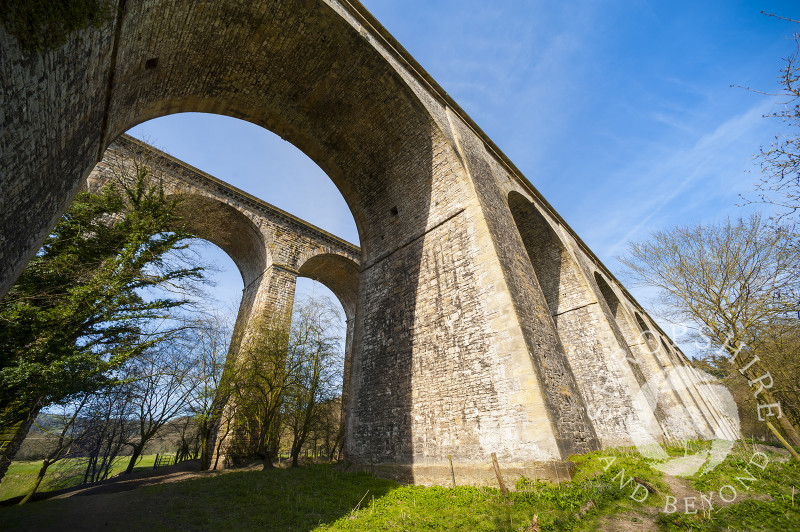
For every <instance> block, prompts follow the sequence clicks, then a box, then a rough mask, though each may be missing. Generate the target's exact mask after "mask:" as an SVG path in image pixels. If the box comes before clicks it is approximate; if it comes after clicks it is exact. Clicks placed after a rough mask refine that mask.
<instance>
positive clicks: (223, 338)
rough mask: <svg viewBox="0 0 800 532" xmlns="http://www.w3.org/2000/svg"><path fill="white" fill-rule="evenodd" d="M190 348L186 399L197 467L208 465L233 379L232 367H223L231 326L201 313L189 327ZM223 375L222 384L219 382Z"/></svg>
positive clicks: (216, 315) (230, 365)
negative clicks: (194, 433) (195, 438)
mask: <svg viewBox="0 0 800 532" xmlns="http://www.w3.org/2000/svg"><path fill="white" fill-rule="evenodd" d="M192 331H193V333H194V334H193V338H194V341H193V345H192V346H191V352H190V353H187V355H188V357H189V358H190V359H191V361H192V371H191V374H190V378H191V379H192V380H193V381H194V384H195V386H194V387H193V388H192V391H191V393H190V394H189V396H188V404H187V407H188V411H189V412H190V413H191V415H192V417H193V420H194V422H195V424H196V427H197V432H198V435H199V438H200V468H201V469H203V470H205V469H209V467H210V466H211V453H210V451H211V450H212V449H209V445H210V443H211V441H212V440H213V436H214V432H215V431H216V430H217V428H218V427H219V425H220V422H221V421H223V419H222V418H223V416H224V415H225V405H226V404H227V402H228V400H229V398H230V395H231V387H230V382H231V380H232V379H234V378H235V376H234V373H235V366H234V365H233V364H227V367H226V362H227V357H228V344H229V341H230V337H231V326H230V323H229V321H228V320H227V319H226V317H223V316H222V315H219V314H205V315H202V316H200V317H199V318H197V319H196V320H195V321H194V322H193V324H192ZM223 375H225V381H223V380H222V377H223ZM226 436H227V434H226V433H225V432H222V433H220V434H217V439H218V440H219V441H217V445H218V446H219V445H222V443H223V441H224V439H225V437H226Z"/></svg>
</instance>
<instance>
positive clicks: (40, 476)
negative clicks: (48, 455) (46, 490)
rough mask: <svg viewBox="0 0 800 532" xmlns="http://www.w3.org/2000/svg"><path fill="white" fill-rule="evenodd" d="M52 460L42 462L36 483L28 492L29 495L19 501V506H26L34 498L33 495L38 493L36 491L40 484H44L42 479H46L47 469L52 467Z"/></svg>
mask: <svg viewBox="0 0 800 532" xmlns="http://www.w3.org/2000/svg"><path fill="white" fill-rule="evenodd" d="M50 464H51V462H50V460H48V459H45V460H44V461H43V462H42V467H40V468H39V473H38V474H37V475H36V482H34V484H33V487H32V488H31V489H30V490H29V491H28V494H27V495H25V497H24V498H23V499H22V500H21V501H19V504H25V503H26V502H28V500H29V499H30V498H31V497H33V494H34V493H36V490H37V489H39V484H41V483H42V479H43V478H44V475H45V473H47V468H48V467H50Z"/></svg>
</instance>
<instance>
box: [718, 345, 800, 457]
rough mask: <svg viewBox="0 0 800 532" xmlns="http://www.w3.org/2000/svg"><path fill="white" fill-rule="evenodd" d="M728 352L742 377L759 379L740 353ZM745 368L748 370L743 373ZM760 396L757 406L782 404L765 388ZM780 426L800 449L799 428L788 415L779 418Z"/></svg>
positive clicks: (751, 379) (729, 349) (730, 349)
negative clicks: (762, 403)
mask: <svg viewBox="0 0 800 532" xmlns="http://www.w3.org/2000/svg"><path fill="white" fill-rule="evenodd" d="M728 352H729V353H730V354H731V358H732V359H734V360H735V361H736V362H735V364H734V367H735V368H736V369H737V370H739V372H740V373H742V375H744V377H745V378H746V379H747V381H748V382H751V381H755V380H756V379H757V378H758V377H759V375H757V374H756V372H755V371H754V370H753V368H752V367H747V365H746V364H743V363H742V361H741V359H740V358H738V354H739V351H735V352H734V351H733V349H732V348H728ZM734 357H736V358H734ZM744 368H747V369H745V370H744V371H741V370H742V369H744ZM759 396H760V397H756V404H758V403H759V402H760V401H762V400H763V402H764V403H765V404H774V403H778V404H781V401H779V400H776V398H775V396H774V395H772V392H770V391H769V390H768V389H766V388H764V389H763V390H762V391H761V393H760V394H759ZM782 412H783V406H781V413H782ZM778 424H779V425H780V426H781V428H782V429H783V430H784V431H785V432H786V435H787V436H788V437H789V440H790V441H791V442H792V444H793V445H795V446H797V447H800V433H798V431H797V428H795V426H794V425H792V422H791V421H790V420H789V416H787V415H786V414H783V415H781V417H780V418H778Z"/></svg>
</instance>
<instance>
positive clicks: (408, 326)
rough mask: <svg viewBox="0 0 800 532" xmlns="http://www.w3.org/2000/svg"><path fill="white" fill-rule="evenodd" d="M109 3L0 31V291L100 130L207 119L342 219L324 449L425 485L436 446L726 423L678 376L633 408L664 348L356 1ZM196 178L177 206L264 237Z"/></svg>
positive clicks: (665, 432) (461, 448) (458, 461)
mask: <svg viewBox="0 0 800 532" xmlns="http://www.w3.org/2000/svg"><path fill="white" fill-rule="evenodd" d="M114 4H115V6H116V11H115V13H116V15H115V17H114V18H113V20H110V21H109V22H108V23H107V24H106V25H105V26H104V27H101V28H99V29H95V28H87V29H85V30H82V31H80V32H77V33H75V34H74V35H72V36H71V37H70V38H69V40H68V42H67V43H66V44H64V45H63V46H61V47H59V48H57V49H54V50H49V51H47V52H46V53H43V54H40V53H35V52H24V51H23V50H21V49H20V48H19V46H18V44H17V42H16V40H15V38H14V37H13V36H11V35H9V34H8V33H6V32H5V30H0V53H1V55H0V90H1V91H2V92H1V93H0V94H2V104H1V105H2V108H1V109H2V110H1V111H0V123H2V130H1V131H0V149H1V150H2V151H1V152H0V160H1V161H2V166H1V167H2V172H3V175H2V180H1V181H0V207H2V208H0V239H2V240H1V241H0V264H2V270H1V273H0V276H1V277H0V295H2V294H4V293H5V292H6V291H7V290H8V288H9V286H10V285H11V284H12V283H13V282H14V280H15V279H16V277H17V276H18V275H19V272H20V271H21V269H22V268H23V267H24V266H25V264H26V262H27V260H28V259H29V258H30V257H31V256H32V255H33V254H34V253H35V252H36V250H37V249H38V247H39V245H40V244H41V242H42V240H43V238H44V236H45V235H46V234H47V232H48V230H49V229H50V228H51V227H52V226H53V225H54V223H55V220H56V219H57V218H58V217H59V216H60V215H61V213H62V212H64V210H65V209H66V207H67V205H68V204H69V202H70V200H71V199H72V197H73V196H74V194H75V193H76V192H77V190H79V188H80V187H81V184H82V183H83V182H85V180H86V178H87V176H88V175H89V174H90V172H91V171H92V170H93V168H94V167H95V165H96V164H97V162H98V161H99V160H100V159H101V158H102V156H103V154H104V152H105V150H106V148H107V147H108V146H109V145H110V144H111V143H112V142H114V141H115V140H116V139H118V138H119V137H120V135H121V134H122V133H124V132H125V131H127V130H128V129H129V128H131V127H133V126H134V125H136V124H138V123H140V122H143V121H145V120H149V119H151V118H156V117H159V116H164V115H167V114H170V113H178V112H186V111H200V112H208V113H217V114H223V115H228V116H232V117H236V118H241V119H243V120H247V121H250V122H252V123H254V124H257V125H260V126H262V127H265V128H267V129H269V130H271V131H273V132H275V133H277V134H278V135H280V136H281V137H283V138H284V139H286V140H288V141H289V142H291V143H292V144H294V145H295V146H297V147H298V148H299V149H301V150H302V151H303V152H304V153H305V154H306V155H308V156H309V157H310V158H311V159H312V160H314V161H315V162H316V163H317V164H318V165H319V166H320V167H321V168H322V169H323V170H324V171H325V172H326V173H327V175H328V176H329V177H330V178H331V180H332V181H333V182H334V183H335V184H336V186H337V187H338V188H339V190H340V191H341V193H342V195H343V196H344V199H345V201H346V202H347V204H348V206H349V208H350V210H351V212H352V213H353V216H354V218H355V221H356V225H357V228H358V231H359V237H360V254H359V256H358V257H355V256H354V254H355V251H354V250H352V249H350V250H344V248H338V250H336V251H334V248H336V245H335V243H334V242H328V243H327V244H325V245H327V246H330V251H329V252H326V253H330V254H332V255H335V256H342V257H346V258H347V260H349V261H350V262H347V263H342V264H340V266H341V270H342V271H340V272H339V273H338V274H336V275H334V277H335V279H332V280H331V281H330V282H331V283H344V281H342V279H344V278H346V276H348V275H349V276H351V277H357V279H358V282H357V294H356V295H355V296H353V297H351V299H350V300H349V301H351V303H349V304H350V305H351V307H350V312H352V316H353V319H352V320H351V322H352V333H351V337H352V344H351V352H352V363H351V365H350V372H349V380H350V394H349V398H348V400H347V404H346V409H347V412H348V415H347V428H346V438H347V440H346V441H347V445H346V449H345V451H346V455H347V458H348V460H350V461H352V462H354V463H356V464H360V465H362V466H368V467H371V468H374V469H375V470H377V471H379V472H383V473H385V474H390V475H393V476H402V477H404V478H406V479H409V480H412V481H416V482H424V483H441V482H447V479H449V474H450V469H449V464H448V460H447V457H448V455H452V457H453V460H454V462H455V468H456V474H457V475H458V476H459V477H460V478H466V479H470V481H474V482H482V481H486V480H489V479H490V478H491V477H490V476H489V473H490V469H489V468H488V467H487V465H486V464H487V456H488V455H489V454H490V453H492V452H494V453H496V454H497V456H498V458H499V459H500V460H501V461H502V462H503V463H504V470H506V471H508V472H509V473H513V472H517V473H521V472H524V473H525V474H526V475H528V476H540V477H541V476H559V477H560V478H563V477H564V476H565V475H566V474H567V473H568V471H567V467H566V464H565V462H564V459H565V458H567V457H568V456H569V455H570V454H573V453H582V452H586V451H590V450H593V449H596V448H599V447H605V446H610V445H618V444H627V443H630V442H631V438H632V437H633V436H634V435H636V434H638V433H642V432H647V433H648V434H651V435H653V437H654V438H656V439H662V440H663V439H673V438H680V437H703V438H709V437H713V436H726V435H727V436H730V434H729V432H730V429H729V427H728V426H727V424H726V422H725V419H724V417H723V416H722V415H721V413H720V411H719V408H718V407H717V406H716V405H715V403H714V401H713V399H712V398H710V397H704V396H703V394H702V393H700V392H699V391H698V390H697V389H695V388H692V387H691V386H689V387H687V388H686V389H683V390H681V391H674V392H671V393H670V394H669V398H668V400H665V402H663V403H659V404H658V405H656V406H655V407H653V405H652V404H651V403H650V402H649V401H648V400H647V398H646V397H645V398H644V399H643V396H642V394H638V393H637V391H638V390H639V389H640V384H641V382H642V381H644V380H646V379H649V378H650V377H651V376H653V375H657V374H659V373H663V372H665V371H666V370H668V369H669V368H671V367H675V366H680V365H683V364H686V363H687V361H686V359H685V357H684V356H683V355H682V354H681V353H680V352H679V351H678V350H677V349H675V347H674V346H673V345H672V344H671V343H670V342H669V340H668V339H667V338H666V336H665V335H664V334H663V332H662V331H660V330H659V329H658V327H657V326H656V325H655V324H654V323H653V322H652V320H650V319H649V318H648V317H647V315H646V313H645V312H644V311H643V310H642V309H641V307H640V306H639V305H638V304H637V303H636V302H635V301H634V300H633V298H632V297H631V296H630V295H629V294H628V293H627V292H626V291H625V289H624V288H623V287H622V286H621V285H620V284H619V283H618V282H617V281H616V280H615V279H614V277H613V276H612V275H611V273H610V272H609V271H608V270H607V269H606V268H605V267H604V266H603V265H602V264H601V263H600V261H599V260H598V259H597V257H596V256H595V255H594V254H593V253H592V252H591V251H590V250H589V249H588V248H587V247H586V245H585V244H584V243H583V242H582V241H581V240H580V238H579V237H578V236H577V235H576V234H575V233H574V232H573V231H572V230H571V229H570V228H569V227H568V226H567V225H566V223H564V221H563V220H562V219H561V218H560V217H559V215H558V214H557V213H556V212H555V210H554V209H553V208H552V207H551V206H550V205H549V204H548V203H547V201H546V200H545V199H544V198H542V197H541V195H540V194H539V193H538V192H537V191H536V190H535V189H534V187H533V186H532V185H531V184H530V182H529V181H528V180H527V179H526V178H525V177H524V176H522V175H521V173H520V172H519V171H518V170H517V169H516V168H515V167H514V165H513V164H512V163H511V162H510V161H509V160H508V158H507V157H506V156H505V155H503V153H502V152H501V151H500V150H499V149H498V148H497V147H496V146H495V145H494V143H492V141H491V140H490V139H489V138H488V137H487V136H486V135H485V134H484V133H483V132H482V131H481V130H480V128H478V126H477V125H476V124H474V122H473V121H472V120H471V119H470V118H469V117H468V116H467V115H466V114H465V113H464V112H463V111H462V110H461V109H460V108H459V106H458V105H457V104H456V103H455V102H454V101H453V100H452V99H451V98H450V97H449V96H448V95H447V94H446V93H445V92H444V91H443V90H442V89H441V87H439V86H438V85H437V84H436V82H435V81H434V80H433V79H431V77H430V76H429V75H428V74H427V73H426V72H425V71H424V70H423V69H422V68H421V67H420V66H419V65H418V64H417V63H416V61H415V60H414V59H413V58H412V57H411V56H410V54H408V53H407V52H406V51H405V50H404V49H403V48H402V46H401V45H400V44H399V43H397V41H395V40H394V39H393V38H392V37H391V36H390V35H389V34H388V32H386V30H385V29H384V28H383V27H382V26H381V25H380V24H379V23H378V22H377V21H376V20H375V19H374V18H373V17H372V16H371V15H370V14H369V12H368V11H367V10H366V9H365V8H364V7H363V6H361V5H360V4H359V3H358V2H356V1H355V0H260V1H252V2H250V1H248V2H242V1H238V0H218V1H214V2H205V1H196V0H117V1H116V2H114ZM265 178H266V177H265ZM223 188H224V187H223ZM220 194H221V196H220V197H223V196H224V195H225V193H224V192H220ZM201 196H202V197H198V199H197V202H196V208H197V210H198V211H202V212H206V213H207V214H208V216H220V217H226V216H227V217H229V219H230V220H231V222H232V223H233V222H235V221H236V223H239V222H241V225H240V226H239V227H240V229H241V231H243V232H245V233H248V232H249V234H250V235H251V237H252V238H253V239H257V238H259V234H260V235H261V237H263V236H264V235H266V234H267V232H268V231H267V232H265V231H262V230H260V229H258V223H257V222H254V221H253V219H252V218H250V220H249V222H247V223H245V222H246V221H245V220H242V219H241V217H240V216H239V214H236V213H235V212H233V211H232V210H230V209H228V208H227V207H231V205H230V204H229V203H227V201H228V200H221V201H217V200H215V201H213V202H212V201H210V200H209V199H208V197H207V196H203V195H201ZM203 198H205V199H203ZM225 205H227V207H225ZM238 212H239V213H240V214H241V210H238ZM237 220H238V221H237ZM248 223H250V224H251V225H248ZM237 245H238V244H234V242H233V241H231V242H230V243H229V247H230V251H229V252H230V253H231V254H232V255H234V254H236V253H242V254H245V255H246V254H247V253H251V252H253V251H252V249H251V250H250V251H247V250H245V249H241V250H238V249H234V248H236V246H237ZM323 247H324V245H323ZM223 249H224V246H223ZM348 253H349V255H348ZM317 257H322V255H315V257H313V258H309V260H308V261H306V262H305V266H304V265H303V264H302V262H301V261H299V259H298V260H297V261H295V262H292V260H291V259H290V258H289V257H282V258H280V259H279V260H278V261H275V260H274V259H273V261H272V262H271V263H270V259H268V258H267V257H266V255H265V256H263V257H255V256H254V257H252V259H253V261H252V262H251V261H250V260H249V259H248V260H243V259H242V260H240V261H238V262H237V263H241V264H240V268H241V270H242V274H243V276H246V279H252V280H253V281H252V282H251V283H250V284H248V285H247V286H251V285H256V284H257V285H258V288H257V289H255V288H254V289H253V297H254V298H256V299H257V298H258V297H264V298H269V297H272V296H271V295H270V294H271V292H270V290H271V289H270V287H274V286H278V284H279V282H280V279H281V278H283V279H284V282H286V283H290V282H291V280H290V279H287V278H286V277H285V276H284V274H285V273H287V272H288V270H286V269H283V268H281V267H280V266H279V265H280V264H283V265H290V266H289V267H290V268H295V271H296V272H297V273H300V274H303V268H304V267H305V268H307V273H308V274H309V275H322V273H320V272H323V271H326V270H329V265H326V264H323V262H324V261H323V259H322V258H317ZM336 260H338V259H336ZM259 261H261V262H259ZM245 263H246V264H248V266H246V267H245V266H243V265H244V264H245ZM353 264H357V265H358V269H357V271H355V269H354V267H353V266H352V265H353ZM253 265H256V266H253ZM261 266H264V269H263V270H261V271H259V268H261ZM329 271H332V270H329ZM261 272H266V275H264V276H262V277H260V278H257V276H258V275H259V274H260V273H261ZM288 273H291V274H292V275H294V274H295V272H288ZM339 274H341V275H342V277H339ZM246 283H247V281H246ZM334 292H336V290H334ZM277 293H278V292H274V294H277ZM274 294H273V295H274ZM256 299H254V301H256ZM645 333H646V334H645ZM620 355H621V356H620ZM648 409H650V411H649V415H643V412H644V413H646V414H647V413H648ZM598 412H604V414H603V415H598Z"/></svg>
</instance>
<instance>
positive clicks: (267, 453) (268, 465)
mask: <svg viewBox="0 0 800 532" xmlns="http://www.w3.org/2000/svg"><path fill="white" fill-rule="evenodd" d="M261 462H262V464H263V466H262V471H266V470H267V469H273V468H274V467H275V465H274V464H273V463H272V450H271V449H269V447H267V448H265V449H263V450H262V452H261Z"/></svg>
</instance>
